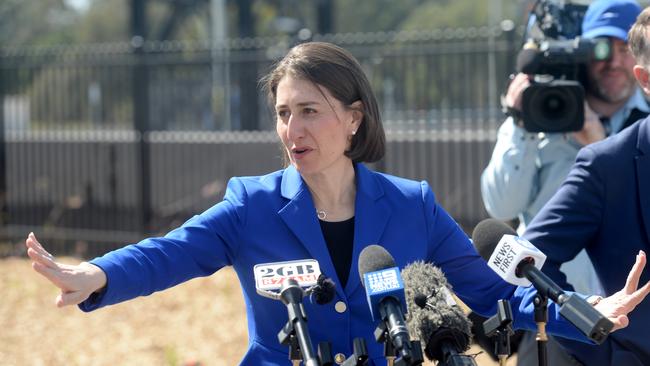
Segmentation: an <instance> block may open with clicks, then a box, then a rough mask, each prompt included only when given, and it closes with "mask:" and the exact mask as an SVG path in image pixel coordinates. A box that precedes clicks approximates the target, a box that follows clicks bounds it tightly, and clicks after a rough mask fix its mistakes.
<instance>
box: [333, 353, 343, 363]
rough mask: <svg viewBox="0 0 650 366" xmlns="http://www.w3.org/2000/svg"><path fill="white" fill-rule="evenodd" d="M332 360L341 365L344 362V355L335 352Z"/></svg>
mask: <svg viewBox="0 0 650 366" xmlns="http://www.w3.org/2000/svg"><path fill="white" fill-rule="evenodd" d="M334 362H336V364H337V365H342V364H343V362H345V355H344V354H342V353H337V354H336V355H334Z"/></svg>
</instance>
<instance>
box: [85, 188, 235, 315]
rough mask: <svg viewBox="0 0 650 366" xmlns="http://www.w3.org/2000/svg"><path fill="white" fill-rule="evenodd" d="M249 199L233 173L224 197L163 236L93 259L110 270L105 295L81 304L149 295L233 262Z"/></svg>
mask: <svg viewBox="0 0 650 366" xmlns="http://www.w3.org/2000/svg"><path fill="white" fill-rule="evenodd" d="M246 200H247V194H246V189H245V187H244V185H243V184H242V183H241V181H240V180H239V179H237V178H233V179H231V180H230V182H229V183H228V188H227V190H226V194H225V197H224V200H223V201H222V202H220V203H218V204H216V205H215V206H213V207H212V208H210V209H208V210H207V211H205V212H203V213H201V214H200V215H196V216H194V217H192V218H191V219H189V220H188V221H187V222H185V223H184V224H183V225H182V226H180V227H179V228H177V229H175V230H173V231H171V232H169V233H168V234H167V235H165V236H164V237H159V238H148V239H145V240H143V241H141V242H139V243H137V244H133V245H128V246H125V247H123V248H120V249H117V250H115V251H112V252H110V253H107V254H106V255H104V256H102V257H99V258H95V259H93V260H92V261H91V262H90V263H92V264H94V265H96V266H98V267H100V268H101V269H102V270H103V271H104V272H105V273H106V277H107V284H106V287H105V288H104V290H103V291H102V293H101V294H95V295H93V296H91V297H89V298H88V299H87V300H86V301H84V302H82V303H81V304H79V308H80V309H81V310H83V311H91V310H94V309H97V308H99V307H103V306H106V305H111V304H115V303H119V302H122V301H125V300H129V299H132V298H135V297H137V296H146V295H149V294H151V293H153V292H156V291H160V290H164V289H166V288H169V287H172V286H175V285H177V284H179V283H181V282H184V281H187V280H189V279H192V278H195V277H201V276H207V275H210V274H212V273H214V272H215V271H217V270H218V269H220V268H222V267H224V266H227V265H231V264H232V263H233V261H234V258H235V257H236V256H237V251H238V250H239V248H238V244H239V240H238V238H239V232H240V230H241V228H242V227H243V226H244V225H245V221H246Z"/></svg>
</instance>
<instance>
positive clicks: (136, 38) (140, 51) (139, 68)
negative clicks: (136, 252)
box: [131, 0, 153, 234]
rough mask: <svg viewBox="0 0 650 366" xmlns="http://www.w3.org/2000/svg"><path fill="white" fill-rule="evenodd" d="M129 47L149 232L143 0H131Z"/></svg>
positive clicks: (144, 219) (144, 225)
mask: <svg viewBox="0 0 650 366" xmlns="http://www.w3.org/2000/svg"><path fill="white" fill-rule="evenodd" d="M131 33H132V38H131V47H132V48H133V53H134V55H135V63H134V65H133V78H132V82H133V84H132V85H133V89H132V90H133V91H132V93H133V125H134V128H135V130H136V131H137V132H138V134H139V135H140V138H139V143H138V152H139V154H138V156H139V164H137V169H138V170H139V174H136V176H139V178H140V181H139V183H140V184H139V190H138V191H139V194H140V214H141V220H142V223H141V228H142V231H143V233H144V234H148V233H150V232H151V231H152V220H151V219H152V216H153V215H152V208H151V157H150V153H149V144H148V132H149V126H150V124H149V66H148V63H147V53H146V50H145V48H144V46H145V40H146V6H145V0H131Z"/></svg>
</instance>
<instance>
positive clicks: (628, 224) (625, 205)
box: [524, 118, 650, 365]
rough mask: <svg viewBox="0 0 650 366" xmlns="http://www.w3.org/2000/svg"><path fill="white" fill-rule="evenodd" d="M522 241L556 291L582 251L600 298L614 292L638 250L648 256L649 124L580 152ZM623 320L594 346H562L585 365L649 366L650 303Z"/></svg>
mask: <svg viewBox="0 0 650 366" xmlns="http://www.w3.org/2000/svg"><path fill="white" fill-rule="evenodd" d="M524 237H526V238H527V239H528V240H530V241H531V242H532V243H533V244H534V245H535V246H537V247H538V248H539V249H540V250H542V251H543V252H544V253H545V254H546V255H547V256H548V258H547V260H546V263H545V264H544V268H543V270H544V271H545V272H546V273H547V274H548V275H549V276H550V277H551V278H553V279H554V280H556V281H557V282H558V283H559V284H560V286H562V287H568V284H567V283H566V279H565V277H564V275H563V274H562V272H560V271H559V266H560V264H561V263H563V262H566V261H568V260H570V259H571V258H573V257H574V256H575V255H576V254H577V253H578V252H579V251H580V250H581V249H582V248H585V249H586V251H587V253H588V254H589V257H590V258H591V261H592V262H593V264H594V267H595V269H596V272H597V273H598V276H599V278H600V281H601V282H602V284H603V286H604V288H605V291H606V293H607V294H608V295H611V294H613V293H615V292H616V291H618V290H620V289H621V288H622V287H623V285H624V284H625V281H626V278H627V274H628V273H629V271H630V269H631V268H632V265H633V263H634V261H635V256H636V254H637V253H638V252H639V250H644V251H646V253H648V252H649V251H650V118H646V119H645V120H642V121H639V122H637V123H636V124H633V125H632V126H630V127H628V128H627V129H625V130H623V131H622V132H620V133H618V134H617V135H615V136H612V137H610V138H608V139H606V140H604V141H601V142H599V143H595V144H592V145H589V146H587V147H585V148H583V149H582V150H581V151H580V152H579V154H578V157H577V160H576V163H575V165H574V166H573V168H572V170H571V172H570V174H569V176H568V177H567V179H566V181H565V182H564V183H563V185H562V187H561V188H560V189H559V191H558V192H557V193H556V195H555V196H554V197H553V198H552V199H551V200H550V201H549V202H548V204H547V205H546V206H545V207H544V208H543V209H542V211H540V213H539V214H538V215H537V216H536V217H535V219H534V220H533V221H532V222H531V224H530V226H529V227H528V229H527V231H526V233H525V234H524ZM649 273H650V271H649V270H648V268H646V269H645V271H644V273H643V275H642V277H641V282H640V285H643V284H644V283H645V282H646V281H648V280H650V274H649ZM629 319H630V325H629V326H628V327H627V328H625V329H622V330H619V331H617V332H615V333H613V334H612V335H610V337H609V338H608V340H607V342H606V343H605V344H603V345H601V346H598V347H595V346H589V345H586V344H579V343H574V342H568V341H563V342H562V343H563V345H565V346H566V347H567V348H569V351H570V352H572V353H574V354H575V356H576V357H577V358H578V359H579V360H580V361H582V362H583V363H585V364H586V365H650V337H648V335H647V328H648V325H650V301H649V300H648V299H646V300H645V301H644V302H642V303H641V304H640V305H639V306H638V307H637V308H636V309H635V310H634V311H633V312H632V313H631V314H630V315H629Z"/></svg>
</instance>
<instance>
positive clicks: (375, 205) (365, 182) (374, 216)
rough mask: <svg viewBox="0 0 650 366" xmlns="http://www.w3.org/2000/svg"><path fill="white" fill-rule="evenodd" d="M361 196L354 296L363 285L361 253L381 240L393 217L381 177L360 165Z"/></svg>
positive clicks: (357, 210)
mask: <svg viewBox="0 0 650 366" xmlns="http://www.w3.org/2000/svg"><path fill="white" fill-rule="evenodd" d="M355 168H356V179H357V197H356V202H355V218H354V247H353V250H352V268H350V276H349V277H348V283H347V284H346V286H345V292H346V293H348V294H352V292H354V291H355V290H356V288H357V287H359V286H360V285H361V280H360V278H359V254H360V253H361V251H362V250H363V248H365V247H367V246H368V245H371V244H380V243H379V240H380V239H381V236H382V234H383V232H384V228H385V226H386V223H387V222H388V219H389V217H390V208H389V207H388V205H387V204H386V203H385V202H384V201H383V200H381V198H382V196H383V195H384V190H383V188H382V186H381V185H380V183H379V181H378V180H377V177H376V176H375V175H374V174H373V173H372V172H370V171H369V170H368V168H366V167H365V166H364V165H363V164H356V166H355Z"/></svg>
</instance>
